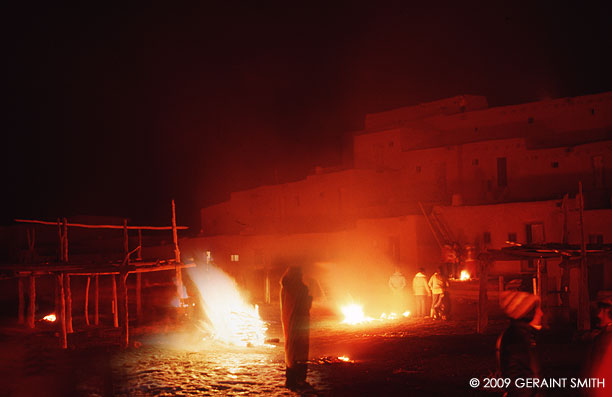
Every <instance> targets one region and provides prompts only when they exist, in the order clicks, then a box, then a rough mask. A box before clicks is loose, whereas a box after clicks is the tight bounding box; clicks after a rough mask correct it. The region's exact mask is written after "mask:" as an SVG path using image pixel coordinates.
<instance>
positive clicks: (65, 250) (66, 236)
mask: <svg viewBox="0 0 612 397" xmlns="http://www.w3.org/2000/svg"><path fill="white" fill-rule="evenodd" d="M63 227H64V232H63V236H64V247H63V248H64V262H65V263H68V219H66V218H64V225H63Z"/></svg>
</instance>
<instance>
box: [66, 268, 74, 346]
mask: <svg viewBox="0 0 612 397" xmlns="http://www.w3.org/2000/svg"><path fill="white" fill-rule="evenodd" d="M64 296H65V297H66V331H67V332H68V333H69V334H71V333H73V332H74V330H73V329H72V291H71V290H70V275H69V274H68V273H66V274H64Z"/></svg>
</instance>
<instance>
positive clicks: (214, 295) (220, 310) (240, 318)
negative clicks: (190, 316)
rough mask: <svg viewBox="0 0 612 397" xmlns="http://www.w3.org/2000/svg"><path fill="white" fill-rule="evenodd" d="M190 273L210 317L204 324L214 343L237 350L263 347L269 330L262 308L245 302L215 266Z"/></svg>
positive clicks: (192, 270)
mask: <svg viewBox="0 0 612 397" xmlns="http://www.w3.org/2000/svg"><path fill="white" fill-rule="evenodd" d="M188 271H189V275H190V276H191V278H192V280H193V281H194V283H195V285H196V286H197V287H198V290H199V292H200V297H201V299H200V301H201V304H202V307H203V308H204V311H205V313H206V316H207V317H208V321H201V324H202V326H203V327H204V329H205V330H206V331H207V332H209V333H210V334H211V335H212V337H213V338H214V339H217V340H219V341H222V342H224V343H228V344H231V345H236V346H261V345H264V342H265V339H266V337H265V335H266V331H267V329H268V327H267V325H266V323H265V322H264V321H263V320H262V319H261V318H260V317H259V308H258V307H257V305H255V306H252V305H249V304H248V303H246V302H245V301H244V299H243V297H242V296H241V295H240V292H239V291H238V286H237V285H236V282H235V281H234V280H233V279H232V278H231V277H229V276H228V275H227V274H225V273H224V272H223V271H222V270H220V269H218V268H216V267H214V266H212V265H206V266H203V267H195V268H190V269H189V270H188Z"/></svg>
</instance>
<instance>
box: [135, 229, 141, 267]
mask: <svg viewBox="0 0 612 397" xmlns="http://www.w3.org/2000/svg"><path fill="white" fill-rule="evenodd" d="M136 259H138V260H139V261H141V260H142V229H138V251H137V252H136Z"/></svg>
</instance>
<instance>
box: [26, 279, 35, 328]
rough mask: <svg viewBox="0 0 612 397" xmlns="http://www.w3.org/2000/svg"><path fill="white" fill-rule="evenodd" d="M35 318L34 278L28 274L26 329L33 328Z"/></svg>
mask: <svg viewBox="0 0 612 397" xmlns="http://www.w3.org/2000/svg"><path fill="white" fill-rule="evenodd" d="M35 317H36V277H35V276H34V274H33V273H32V274H30V302H29V303H28V327H30V328H34V324H35V321H34V320H35Z"/></svg>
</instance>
